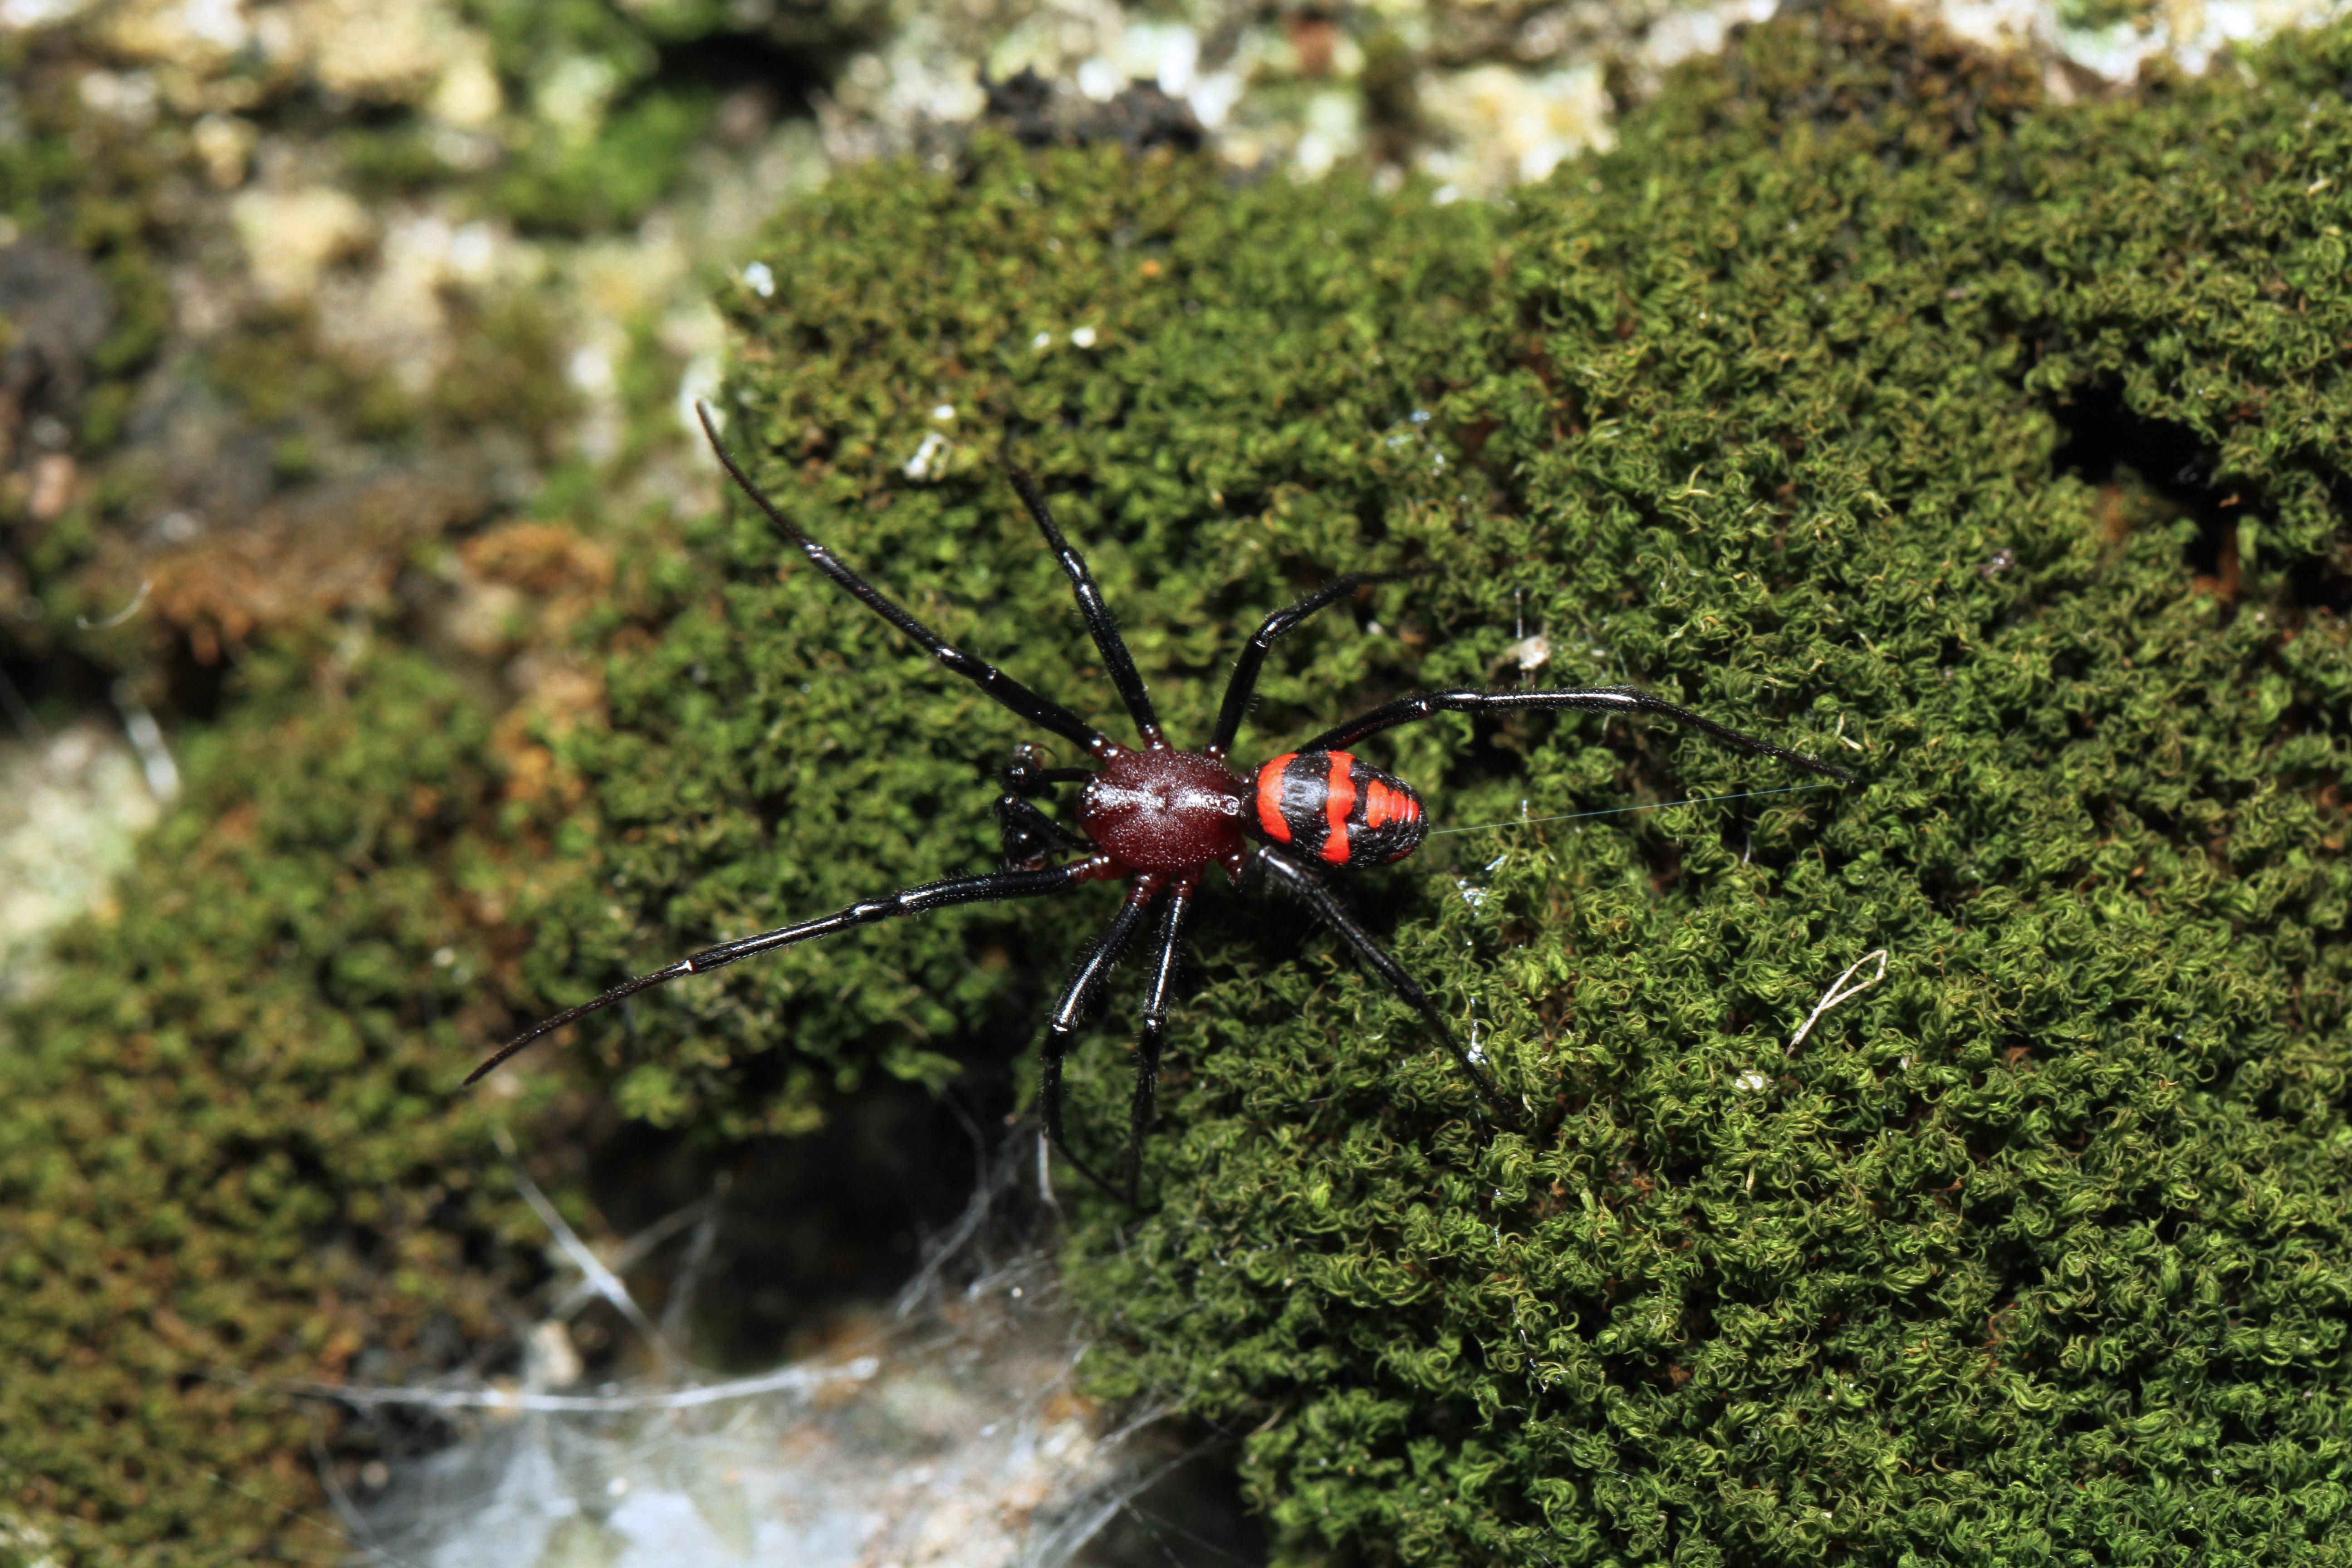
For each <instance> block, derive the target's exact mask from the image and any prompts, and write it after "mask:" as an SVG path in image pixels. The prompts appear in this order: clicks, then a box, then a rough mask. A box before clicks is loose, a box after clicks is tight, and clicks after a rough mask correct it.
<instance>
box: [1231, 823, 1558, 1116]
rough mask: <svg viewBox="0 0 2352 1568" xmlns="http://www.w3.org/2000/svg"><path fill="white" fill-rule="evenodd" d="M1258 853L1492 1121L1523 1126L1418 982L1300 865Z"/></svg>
mask: <svg viewBox="0 0 2352 1568" xmlns="http://www.w3.org/2000/svg"><path fill="white" fill-rule="evenodd" d="M1258 854H1259V856H1260V857H1261V858H1263V859H1264V860H1265V865H1266V867H1267V868H1268V869H1269V870H1271V871H1272V872H1273V873H1274V874H1275V875H1276V876H1277V877H1280V878H1281V879H1283V881H1284V882H1285V883H1286V884H1287V885H1288V886H1289V888H1290V890H1291V891H1292V892H1294V893H1296V894H1297V895H1298V896H1299V898H1301V899H1303V900H1306V903H1307V908H1308V909H1310V910H1314V911H1315V912H1316V914H1317V915H1318V916H1320V917H1321V918H1322V921H1323V923H1324V924H1326V925H1328V926H1329V927H1330V928H1331V929H1332V930H1333V931H1338V932H1339V935H1340V936H1341V937H1342V938H1344V939H1345V940H1346V941H1347V943H1348V945H1349V946H1350V947H1352V948H1354V949H1355V950H1356V954H1357V956H1358V957H1360V958H1361V959H1362V960H1363V961H1364V963H1365V964H1366V965H1367V966H1368V967H1370V969H1371V971H1372V972H1373V973H1375V974H1378V975H1379V976H1380V977H1381V979H1383V980H1385V981H1387V982H1388V983H1389V987H1390V989H1391V990H1393V991H1394V992H1395V993H1396V994H1397V995H1398V996H1399V997H1401V998H1402V1000H1403V1002H1404V1004H1405V1005H1406V1006H1408V1007H1411V1008H1412V1010H1413V1011H1414V1012H1416V1013H1418V1014H1420V1015H1421V1021H1422V1023H1423V1026H1426V1027H1427V1028H1428V1030H1429V1032H1430V1033H1431V1034H1433V1035H1435V1036H1436V1037H1437V1038H1438V1040H1439V1042H1440V1043H1441V1044H1443V1045H1444V1047H1445V1048H1446V1049H1447V1050H1449V1051H1451V1052H1453V1053H1454V1061H1455V1062H1456V1063H1457V1064H1459V1065H1460V1067H1461V1068H1462V1070H1463V1071H1464V1072H1465V1073H1466V1074H1468V1075H1469V1078H1470V1081H1471V1082H1472V1083H1474V1084H1475V1085H1476V1086H1477V1088H1478V1095H1479V1098H1480V1099H1482V1100H1485V1101H1486V1104H1487V1107H1488V1109H1490V1110H1493V1111H1494V1112H1495V1115H1496V1118H1497V1119H1498V1120H1500V1121H1502V1123H1503V1124H1504V1125H1505V1126H1507V1127H1518V1126H1521V1125H1524V1123H1523V1121H1522V1119H1521V1117H1520V1115H1519V1113H1518V1111H1517V1110H1515V1109H1514V1108H1513V1107H1512V1105H1511V1103H1510V1101H1508V1100H1505V1099H1504V1098H1503V1091H1502V1090H1501V1089H1497V1088H1496V1086H1495V1080H1494V1079H1491V1078H1488V1077H1487V1076H1486V1073H1485V1072H1484V1071H1483V1070H1481V1069H1480V1068H1479V1066H1478V1064H1477V1063H1476V1062H1474V1061H1472V1060H1471V1059H1470V1053H1469V1052H1467V1051H1465V1050H1464V1049H1463V1048H1462V1047H1461V1045H1460V1043H1459V1042H1457V1041H1456V1040H1455V1039H1454V1031H1453V1030H1452V1029H1451V1028H1448V1027H1447V1026H1446V1023H1445V1019H1444V1016H1442V1015H1441V1014H1440V1013H1439V1012H1438V1011H1437V1005H1436V1004H1435V1003H1433V1002H1432V1001H1430V999H1429V993H1427V992H1425V991H1423V989H1422V988H1421V983H1420V982H1419V981H1417V980H1415V979H1414V978H1413V977H1412V975H1411V974H1410V973H1407V972H1406V970H1405V967H1404V965H1403V964H1402V963H1398V962H1397V961H1396V959H1395V958H1394V957H1393V956H1392V955H1391V953H1390V952H1389V951H1388V950H1387V949H1386V948H1384V947H1382V946H1381V944H1380V943H1379V942H1376V941H1374V940H1373V937H1372V933H1371V932H1370V931H1366V930H1365V929H1364V928H1363V927H1362V926H1360V925H1358V924H1357V923H1356V917H1355V916H1353V915H1351V914H1349V912H1348V910H1347V908H1346V906H1345V905H1343V904H1341V903H1340V902H1339V899H1338V897H1337V896H1335V895H1334V894H1333V893H1332V891H1331V889H1329V888H1328V887H1326V886H1324V883H1323V879H1322V878H1320V877H1318V876H1317V875H1316V874H1315V873H1314V872H1312V871H1310V870H1308V869H1307V867H1306V865H1305V864H1304V863H1303V862H1301V861H1298V860H1295V859H1293V858H1291V857H1290V856H1289V855H1288V854H1287V853H1286V852H1285V851H1283V850H1280V849H1277V848H1276V847H1274V846H1273V845H1271V844H1261V845H1260V846H1258Z"/></svg>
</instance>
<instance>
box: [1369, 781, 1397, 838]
mask: <svg viewBox="0 0 2352 1568" xmlns="http://www.w3.org/2000/svg"><path fill="white" fill-rule="evenodd" d="M1399 805H1402V802H1401V801H1400V800H1399V799H1398V798H1397V793H1396V791H1394V790H1392V789H1391V788H1389V786H1388V785H1386V784H1382V783H1381V781H1380V780H1378V779H1374V780H1372V781H1371V783H1370V784H1367V785H1366V786H1365V789H1364V826H1366V827H1386V826H1388V825H1389V821H1390V818H1391V817H1392V816H1402V815H1403V814H1402V812H1399V811H1398V810H1397V807H1398V806H1399Z"/></svg>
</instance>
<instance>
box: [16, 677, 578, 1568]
mask: <svg viewBox="0 0 2352 1568" xmlns="http://www.w3.org/2000/svg"><path fill="white" fill-rule="evenodd" d="M320 651H321V652H322V653H323V650H320ZM328 668H329V670H330V672H331V673H330V678H331V679H338V680H340V681H341V689H338V690H334V691H331V692H320V691H318V690H315V689H312V687H311V685H310V682H309V681H308V680H305V679H302V675H301V671H300V668H299V666H298V665H295V664H293V663H291V662H290V661H283V660H281V661H278V663H277V664H276V665H275V666H274V667H273V666H270V665H268V664H265V665H264V666H263V668H260V669H258V670H256V671H254V672H253V674H252V676H251V679H252V680H253V682H254V685H255V687H256V689H255V690H253V691H251V692H250V693H248V694H247V701H246V703H245V705H244V707H243V710H242V712H241V715H240V717H238V718H237V719H236V721H233V722H231V723H229V724H227V725H225V726H224V727H223V728H222V729H221V730H220V731H218V732H215V733H213V734H210V735H208V736H206V737H205V738H204V739H202V740H201V741H200V742H196V743H194V744H192V745H191V746H190V747H189V748H188V751H187V752H186V754H185V756H184V764H185V766H184V773H185V776H186V779H187V781H188V794H187V796H186V798H185V799H184V803H183V805H182V806H181V808H180V809H179V810H178V811H177V812H175V813H174V814H173V816H171V817H170V818H168V819H167V821H166V822H165V824H164V825H163V826H162V827H161V828H159V829H158V830H157V832H156V834H155V836H154V837H153V838H152V841H151V842H150V844H149V845H148V847H147V851H146V857H145V860H144V863H143V865H142V868H141V869H140V870H139V871H138V872H137V873H136V874H134V875H133V876H132V877H131V878H130V879H128V881H127V882H126V884H125V885H124V886H123V887H122V888H121V890H120V893H119V902H118V907H117V908H116V909H115V910H113V911H112V912H111V914H110V916H109V917H107V918H104V919H102V920H101V921H98V922H97V923H92V924H87V925H85V927H84V928H83V929H81V930H80V931H79V932H78V933H77V934H74V935H72V936H70V937H69V938H68V940H67V941H65V942H63V943H62V944H61V946H60V949H59V951H58V954H57V956H56V961H55V969H56V975H55V979H54V982H53V984H51V986H50V987H49V988H48V990H47V993H46V994H45V996H44V997H43V998H42V999H41V1000H38V1001H37V1002H34V1003H32V1004H30V1005H25V1006H22V1007H19V1008H17V1009H16V1010H15V1011H14V1012H13V1013H12V1015H11V1016H9V1017H7V1018H6V1020H5V1026H0V1366H5V1371H0V1563H15V1562H18V1561H22V1562H25V1563H32V1562H36V1561H39V1562H51V1563H158V1564H160V1563H173V1564H180V1563H199V1564H200V1563H253V1562H258V1561H265V1560H267V1561H301V1562H318V1563H329V1562H337V1561H341V1556H342V1552H343V1546H342V1542H341V1539H340V1531H339V1530H338V1529H337V1528H336V1527H335V1526H334V1524H333V1523H332V1522H331V1520H332V1516H331V1513H330V1512H329V1511H328V1510H326V1509H325V1507H324V1501H325V1500H324V1495H323V1493H322V1492H321V1490H320V1480H319V1477H318V1475H317V1473H316V1471H315V1469H314V1468H313V1461H312V1457H311V1456H312V1454H313V1452H314V1448H315V1445H316V1444H317V1442H318V1441H319V1440H320V1437H321V1436H326V1435H328V1434H329V1433H330V1432H331V1427H332V1423H331V1421H330V1420H328V1419H327V1418H326V1417H327V1415H328V1414H329V1413H328V1412H326V1411H324V1410H321V1409H320V1408H318V1407H316V1406H314V1405H309V1404H307V1403H306V1402H304V1401H302V1400H299V1399H298V1398H296V1397H294V1396H293V1394H292V1392H291V1390H292V1387H293V1385H296V1384H301V1383H305V1382H310V1381H328V1382H333V1381H340V1380H342V1379H345V1378H352V1379H356V1380H358V1381H362V1382H371V1381H379V1380H383V1379H386V1378H393V1377H400V1376H420V1375H430V1374H433V1373H439V1372H441V1371H444V1370H446V1369H447V1368H449V1367H450V1366H452V1365H454V1364H457V1363H462V1362H463V1361H464V1360H465V1359H466V1358H467V1355H468V1353H469V1352H470V1350H471V1348H472V1347H475V1346H479V1345H485V1344H496V1343H497V1342H499V1340H500V1338H501V1337H502V1335H503V1333H504V1331H505V1329H506V1326H507V1319H506V1317H505V1315H504V1308H505V1305H506V1303H507V1302H508V1301H509V1300H511V1299H512V1297H513V1294H514V1292H515V1291H516V1290H517V1289H519V1288H520V1287H521V1286H523V1285H525V1284H527V1283H529V1282H530V1279H531V1278H532V1276H533V1273H534V1269H535V1265H533V1263H532V1262H531V1261H530V1258H531V1249H534V1248H536V1247H538V1246H539V1245H541V1244H542V1243H543V1241H544V1232H543V1231H541V1230H540V1229H539V1227H538V1224H537V1222H536V1221H535V1220H534V1219H532V1218H531V1217H530V1214H529V1212H528V1210H526V1209H524V1208H523V1207H522V1205H520V1202H518V1201H517V1200H516V1199H515V1198H514V1195H513V1183H512V1178H511V1176H510V1175H509V1173H508V1171H507V1168H506V1167H505V1166H504V1165H503V1164H502V1163H500V1162H499V1160H498V1158H497V1156H496V1154H495V1153H494V1152H492V1150H491V1147H490V1135H489V1129H490V1125H491V1123H492V1122H493V1121H496V1120H498V1119H499V1118H501V1117H520V1116H527V1115H530V1114H532V1113H533V1112H535V1111H536V1110H538V1109H539V1107H537V1106H536V1105H534V1104H532V1103H530V1102H529V1101H528V1100H524V1101H517V1100H499V1099H494V1098H493V1099H485V1098H480V1097H474V1098H467V1099H460V1100H452V1099H451V1097H450V1095H449V1093H448V1090H449V1087H450V1085H451V1083H452V1081H453V1079H454V1077H455V1076H456V1073H455V1068H456V1066H457V1063H458V1062H459V1061H461V1060H462V1059H463V1058H464V1057H465V1055H466V1054H467V1051H468V1050H470V1049H473V1048H477V1046H478V1042H479V1041H480V1040H481V1039H483V1038H485V1037H489V1036H492V1035H494V1034H495V1033H496V1031H497V1029H498V1028H499V1026H501V1025H502V1023H503V1021H504V1017H505V1014H504V1012H503V1010H502V1009H500V1008H499V1007H498V1005H497V1003H498V990H497V987H496V984H495V977H496V975H497V973H498V972H499V965H500V963H501V960H503V959H504V958H506V957H507V956H508V955H509V953H510V952H511V950H512V948H513V946H514V944H515V943H514V938H513V936H512V935H511V928H510V926H509V921H511V920H512V919H514V918H515V917H516V916H518V915H520V914H521V913H522V912H523V910H522V908H521V906H522V905H523V904H524V903H526V902H527V900H528V898H529V887H530V883H529V878H528V875H527V874H526V873H525V871H523V870H521V869H519V866H520V867H522V868H527V867H529V866H530V865H534V864H544V862H545V857H544V854H543V851H542V852H541V853H538V854H533V853H530V843H529V835H528V834H527V833H524V832H522V831H520V830H521V829H522V828H525V827H528V826H530V825H531V824H532V822H533V821H534V819H535V816H536V814H535V813H533V812H531V811H530V810H528V809H526V808H524V807H522V806H520V805H515V804H513V803H511V802H509V801H508V800H506V798H505V797H506V795H507V794H508V790H507V783H508V776H509V768H507V767H506V766H504V765H502V764H501V763H500V760H499V755H498V751H497V748H496V746H495V745H494V741H495V739H496V737H495V736H494V733H493V731H492V728H491V724H490V721H489V719H488V716H487V715H486V714H485V713H483V712H482V711H481V710H479V709H478V707H477V706H476V705H475V704H473V703H470V702H468V701H467V700H465V699H464V697H463V696H462V695H461V694H460V693H458V692H457V690H456V689H454V688H453V687H452V685H451V683H450V682H449V681H448V679H446V677H445V676H442V675H440V674H438V673H436V671H434V670H433V669H432V668H429V667H427V666H425V665H424V664H423V663H422V662H421V661H418V660H416V659H415V658H413V657H411V656H405V655H398V654H386V655H378V656H374V657H369V656H365V655H362V656H361V657H360V658H358V659H357V660H356V661H355V662H353V663H348V664H343V665H329V666H328ZM501 816H504V817H505V818H506V821H505V823H504V824H503V825H502V824H501ZM486 1010H487V1015H486ZM12 1532H13V1533H12ZM12 1547H14V1548H17V1549H20V1555H19V1556H18V1557H15V1558H12V1557H11V1556H10V1555H9V1552H10V1550H11V1548H12Z"/></svg>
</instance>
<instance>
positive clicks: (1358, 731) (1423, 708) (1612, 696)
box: [1298, 686, 1853, 783]
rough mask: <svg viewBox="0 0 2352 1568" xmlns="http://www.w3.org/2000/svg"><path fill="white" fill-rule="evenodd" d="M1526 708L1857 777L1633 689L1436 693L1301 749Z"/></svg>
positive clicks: (1341, 745) (1380, 711) (1330, 747)
mask: <svg viewBox="0 0 2352 1568" xmlns="http://www.w3.org/2000/svg"><path fill="white" fill-rule="evenodd" d="M1525 708H1545V709H1557V708H1580V709H1584V710H1587V711H1590V712H1594V713H1658V714H1663V715H1664V716H1665V717H1666V718H1669V719H1672V720H1674V721H1676V722H1677V723H1682V724H1687V725H1689V726H1690V727H1691V728H1692V729H1694V730H1700V731H1705V732H1706V733H1707V734H1709V735H1712V736H1714V737H1715V738H1716V739H1717V740H1718V741H1721V742H1725V743H1727V744H1728V745H1733V746H1737V747H1738V748H1739V749H1740V750H1741V751H1743V752H1755V753H1757V754H1758V755H1759V756H1765V757H1777V758H1779V759H1780V761H1781V762H1784V763H1788V764H1789V765H1790V767H1795V768H1802V769H1804V770H1805V771H1806V772H1807V773H1826V774H1827V775H1828V776H1830V777H1831V778H1833V779H1843V780H1845V781H1846V782H1848V783H1851V782H1853V774H1852V773H1848V772H1847V771H1846V770H1845V769H1843V768H1841V767H1837V766H1834V765H1832V764H1831V763H1824V762H1818V761H1816V760H1814V759H1813V758H1811V757H1809V756H1807V755H1805V754H1804V753H1803V752H1792V751H1790V750H1789V749H1788V748H1786V747H1785V746H1776V745H1774V744H1772V743H1771V742H1769V741H1759V740H1758V739H1757V738H1756V737H1755V736H1753V735H1748V734H1743V733H1741V732H1740V731H1738V730H1734V729H1731V728H1729V727H1728V726H1726V725H1722V724H1718V723H1717V722H1716V721H1714V720H1712V719H1706V718H1702V717H1700V716H1699V715H1698V714H1696V713H1694V712H1692V711H1691V710H1689V709H1687V708H1678V707H1676V706H1675V704H1673V703H1671V702H1666V701H1662V700H1659V699H1657V698H1655V697H1653V696H1651V695H1650V694H1649V693H1647V692H1645V691H1635V690H1633V689H1630V688H1627V687H1622V686H1612V687H1601V688H1598V689H1593V690H1590V691H1431V692H1425V693H1423V695H1421V696H1419V697H1407V698H1404V699H1402V700H1399V701H1395V702H1391V703H1390V704H1389V705H1388V706H1387V707H1385V708H1375V709H1373V710H1371V711H1370V712H1369V713H1367V714H1365V715H1363V716H1362V717H1361V718H1360V719H1350V720H1349V721H1348V722H1346V723H1345V724H1341V725H1339V727H1338V728H1336V729H1331V730H1326V731H1323V732H1322V733H1321V734H1319V735H1318V736H1316V737H1315V738H1314V739H1313V740H1311V741H1309V742H1307V743H1306V744H1305V745H1303V746H1301V747H1299V748H1298V749H1299V750H1300V751H1302V752H1338V751H1345V750H1346V749H1347V748H1348V747H1349V746H1350V745H1353V744H1354V743H1355V742H1358V741H1360V740H1362V739H1363V738H1364V737H1365V736H1367V735H1377V734H1379V733H1380V732H1381V731H1383V730H1393V729H1395V728H1396V727H1397V726H1398V725H1400V724H1410V723H1412V722H1413V721H1415V720H1419V719H1426V718H1428V717H1429V716H1430V715H1431V714H1433V713H1506V712H1512V711H1515V710H1519V709H1525Z"/></svg>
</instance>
